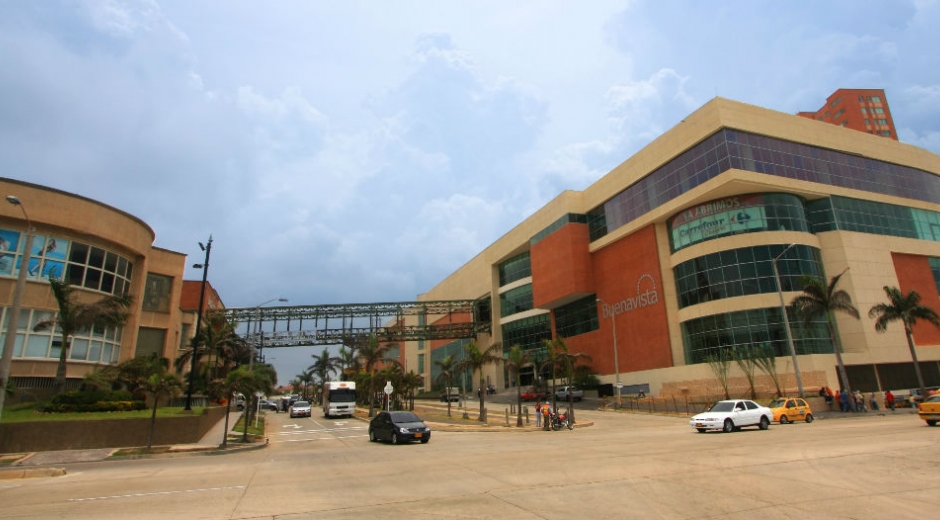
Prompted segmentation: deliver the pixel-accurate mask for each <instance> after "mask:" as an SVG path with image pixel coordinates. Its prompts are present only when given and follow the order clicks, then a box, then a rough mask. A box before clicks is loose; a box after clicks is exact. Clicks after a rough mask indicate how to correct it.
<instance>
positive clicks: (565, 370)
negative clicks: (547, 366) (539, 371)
mask: <svg viewBox="0 0 940 520" xmlns="http://www.w3.org/2000/svg"><path fill="white" fill-rule="evenodd" d="M549 345H550V348H551V350H554V353H553V354H549V358H550V359H551V358H552V357H553V358H554V359H555V363H556V365H557V366H558V367H559V368H560V369H561V370H562V374H563V375H564V380H565V381H566V383H567V384H568V388H569V390H568V396H567V399H568V417H569V419H570V420H571V423H572V424H574V422H575V419H574V406H572V404H571V390H570V388H571V385H573V384H574V366H575V365H577V364H578V362H579V361H590V360H591V356H589V355H587V354H585V353H583V352H571V350H570V349H568V344H567V343H565V339H564V338H555V339H554V340H552V341H551V342H550V343H549ZM552 377H553V383H552V384H553V386H552V400H553V401H554V399H555V388H554V373H552Z"/></svg>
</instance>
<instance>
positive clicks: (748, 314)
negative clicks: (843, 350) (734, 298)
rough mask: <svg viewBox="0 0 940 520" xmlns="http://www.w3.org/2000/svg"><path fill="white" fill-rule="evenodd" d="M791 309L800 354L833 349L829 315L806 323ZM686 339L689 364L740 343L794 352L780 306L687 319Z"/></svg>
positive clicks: (825, 352)
mask: <svg viewBox="0 0 940 520" xmlns="http://www.w3.org/2000/svg"><path fill="white" fill-rule="evenodd" d="M787 311H788V316H787V319H789V320H790V330H791V331H792V333H793V346H794V349H795V350H796V353H797V354H798V355H803V354H832V353H833V346H832V340H831V339H830V338H829V329H828V326H827V324H826V318H825V317H822V318H819V319H817V320H815V321H813V322H811V323H810V324H809V325H808V326H804V325H803V322H802V320H801V319H800V318H799V317H797V316H795V315H794V314H793V312H792V310H791V309H789V308H788V309H787ZM682 343H683V345H684V347H685V362H686V364H695V363H705V362H706V357H707V356H708V355H709V354H714V353H716V352H718V351H720V350H722V349H734V348H736V347H750V346H770V347H772V348H773V350H774V353H775V354H776V355H777V356H789V355H790V347H789V346H788V345H787V333H786V328H785V324H784V320H783V313H781V312H780V307H770V308H763V309H750V310H745V311H737V312H727V313H722V314H714V315H711V316H704V317H701V318H697V319H694V320H689V321H686V322H683V323H682Z"/></svg>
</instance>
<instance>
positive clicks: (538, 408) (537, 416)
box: [535, 400, 542, 428]
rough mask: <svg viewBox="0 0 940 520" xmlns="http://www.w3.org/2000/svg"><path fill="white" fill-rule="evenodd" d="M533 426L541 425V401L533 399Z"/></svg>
mask: <svg viewBox="0 0 940 520" xmlns="http://www.w3.org/2000/svg"><path fill="white" fill-rule="evenodd" d="M535 427H536V428H541V427H542V401H541V400H536V401H535Z"/></svg>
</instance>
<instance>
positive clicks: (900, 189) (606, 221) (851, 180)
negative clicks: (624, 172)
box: [588, 128, 940, 241]
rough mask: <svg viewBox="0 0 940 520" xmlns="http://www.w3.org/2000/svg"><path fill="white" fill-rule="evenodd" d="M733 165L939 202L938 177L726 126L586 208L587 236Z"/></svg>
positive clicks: (621, 222) (602, 231)
mask: <svg viewBox="0 0 940 520" xmlns="http://www.w3.org/2000/svg"><path fill="white" fill-rule="evenodd" d="M731 168H735V169H739V170H746V171H752V172H757V173H764V174H767V175H773V176H776V177H783V178H787V179H797V180H802V181H809V182H816V183H819V184H825V185H829V186H839V187H843V188H851V189H856V190H862V191H867V192H870V193H880V194H883V195H893V196H896V197H903V198H906V199H913V200H922V201H925V202H931V203H940V176H938V175H935V174H933V173H930V172H927V171H924V170H918V169H916V168H911V167H908V166H901V165H897V164H892V163H887V162H883V161H878V160H875V159H869V158H867V157H862V156H859V155H855V154H850V153H845V152H838V151H835V150H828V149H825V148H819V147H817V146H812V145H808V144H803V143H794V142H791V141H783V140H781V139H775V138H772V137H766V136H762V135H757V134H751V133H747V132H740V131H737V130H730V129H727V128H725V129H721V130H719V131H718V132H715V133H714V134H712V135H711V136H709V137H708V138H706V139H705V140H703V141H702V142H700V143H698V144H697V145H695V146H693V147H691V148H689V149H688V150H686V151H685V152H683V153H681V154H679V155H678V156H676V157H675V158H673V159H672V160H670V161H669V162H667V163H666V164H664V165H663V166H661V167H660V168H658V169H657V170H655V171H653V172H651V173H650V174H649V175H647V176H646V177H644V178H642V179H640V180H639V181H637V182H635V183H634V184H633V185H631V186H629V187H628V188H627V189H625V190H623V191H622V192H620V193H618V194H617V195H615V196H614V197H612V198H611V199H610V200H608V201H607V202H605V203H604V204H602V205H601V206H598V207H596V208H594V209H592V210H591V211H589V212H588V228H589V230H590V236H591V240H592V241H594V240H597V239H598V238H601V237H603V236H604V235H606V234H607V233H608V232H609V231H611V230H614V229H617V228H619V227H620V226H623V225H625V224H627V223H629V222H632V221H633V220H635V219H637V218H639V217H640V216H642V215H645V214H646V213H649V212H650V211H651V210H653V209H655V208H657V207H659V206H661V205H663V204H665V203H667V202H669V201H670V200H672V199H674V198H676V197H678V196H679V195H682V194H683V193H686V192H688V191H689V190H691V189H693V188H695V187H696V186H698V185H700V184H703V183H705V182H706V181H708V180H709V179H713V178H715V177H717V176H718V175H720V174H721V173H722V172H724V171H727V170H729V169H731ZM938 173H940V172H938Z"/></svg>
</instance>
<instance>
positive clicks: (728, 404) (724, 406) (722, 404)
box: [708, 401, 734, 412]
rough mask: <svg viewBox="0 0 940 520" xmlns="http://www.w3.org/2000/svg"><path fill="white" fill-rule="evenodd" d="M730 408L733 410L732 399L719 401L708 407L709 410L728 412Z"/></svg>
mask: <svg viewBox="0 0 940 520" xmlns="http://www.w3.org/2000/svg"><path fill="white" fill-rule="evenodd" d="M731 410H734V402H733V401H719V402H717V403H715V404H714V406H712V407H711V408H709V409H708V411H709V412H730V411H731Z"/></svg>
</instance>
